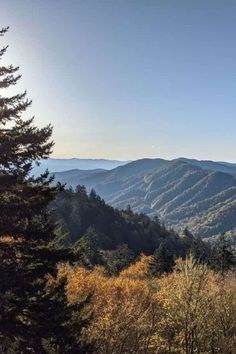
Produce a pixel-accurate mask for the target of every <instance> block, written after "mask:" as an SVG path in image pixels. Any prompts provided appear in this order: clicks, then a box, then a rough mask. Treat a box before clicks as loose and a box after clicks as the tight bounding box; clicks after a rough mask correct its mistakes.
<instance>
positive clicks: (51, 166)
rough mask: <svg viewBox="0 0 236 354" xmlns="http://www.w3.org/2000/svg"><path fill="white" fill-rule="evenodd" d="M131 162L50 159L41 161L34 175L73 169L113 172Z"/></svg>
mask: <svg viewBox="0 0 236 354" xmlns="http://www.w3.org/2000/svg"><path fill="white" fill-rule="evenodd" d="M128 162H129V161H118V160H108V159H79V158H72V159H56V158H49V159H46V160H41V161H40V165H39V166H34V168H33V174H34V175H36V176H38V175H40V174H41V173H43V172H44V171H45V170H46V169H48V170H49V171H50V172H55V171H56V172H61V171H66V170H72V169H80V170H94V169H105V170H111V169H113V168H116V167H118V166H122V165H124V164H126V163H128Z"/></svg>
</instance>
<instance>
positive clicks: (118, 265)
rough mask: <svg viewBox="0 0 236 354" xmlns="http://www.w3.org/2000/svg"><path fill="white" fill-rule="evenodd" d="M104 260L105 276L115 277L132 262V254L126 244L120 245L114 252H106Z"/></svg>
mask: <svg viewBox="0 0 236 354" xmlns="http://www.w3.org/2000/svg"><path fill="white" fill-rule="evenodd" d="M104 258H105V264H106V271H107V274H108V275H111V276H113V275H114V276H117V275H118V274H119V273H120V272H121V271H122V270H123V269H124V268H127V267H128V266H129V265H130V264H131V263H132V262H133V261H134V254H133V252H132V251H131V250H130V249H129V248H128V246H127V245H126V244H122V245H120V246H118V247H117V248H116V249H115V250H114V251H110V252H107V253H106V255H105V257H104Z"/></svg>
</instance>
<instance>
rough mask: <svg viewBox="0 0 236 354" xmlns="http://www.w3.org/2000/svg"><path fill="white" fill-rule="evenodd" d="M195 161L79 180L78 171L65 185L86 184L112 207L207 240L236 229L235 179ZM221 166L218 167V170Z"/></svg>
mask: <svg viewBox="0 0 236 354" xmlns="http://www.w3.org/2000/svg"><path fill="white" fill-rule="evenodd" d="M191 161H192V160H190V161H189V160H187V161H186V160H183V159H177V160H173V161H166V160H162V159H154V160H151V159H143V160H137V161H134V162H131V163H129V164H127V165H125V166H119V167H117V168H115V169H113V170H111V171H93V172H91V174H90V175H88V174H87V172H85V171H84V172H82V171H80V175H78V176H76V172H74V176H73V181H72V179H71V178H70V179H69V178H68V179H66V178H64V179H63V182H68V185H72V186H73V187H75V186H76V185H78V184H83V185H85V186H86V187H87V188H94V189H95V190H96V192H97V193H98V194H99V195H101V197H102V198H104V199H105V201H106V202H108V203H109V204H111V205H112V206H115V207H117V208H125V207H126V206H127V205H130V206H131V207H132V209H133V210H134V211H138V212H144V213H146V214H148V215H149V216H155V215H158V216H159V218H160V219H161V220H163V221H164V222H165V223H166V224H167V225H171V226H174V227H176V228H180V227H182V226H188V227H189V228H190V230H191V231H192V232H194V233H195V234H196V235H200V236H201V237H210V236H213V235H217V234H219V233H221V232H227V231H232V230H234V229H235V228H236V218H235V215H236V179H235V177H234V174H229V173H225V172H220V171H213V170H207V169H203V168H202V167H199V166H196V164H192V163H191ZM194 161H195V160H194ZM199 163H200V162H199ZM209 164H210V163H209V162H207V164H206V165H207V166H209ZM216 165H217V163H214V164H213V166H214V168H216ZM231 167H232V166H230V168H231ZM212 169H213V167H212ZM231 170H232V171H233V167H232V168H231ZM61 176H62V175H61V174H56V180H61ZM71 182H73V183H71Z"/></svg>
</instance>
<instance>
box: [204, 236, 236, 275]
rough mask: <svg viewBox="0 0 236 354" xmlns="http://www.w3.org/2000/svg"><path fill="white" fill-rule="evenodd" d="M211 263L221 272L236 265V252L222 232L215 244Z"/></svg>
mask: <svg viewBox="0 0 236 354" xmlns="http://www.w3.org/2000/svg"><path fill="white" fill-rule="evenodd" d="M209 263H210V266H211V268H212V269H214V270H215V271H217V272H220V273H221V274H224V273H225V272H227V271H229V270H231V269H233V268H234V267H235V266H236V257H235V253H234V251H233V249H232V246H231V244H230V242H229V240H227V238H226V236H225V234H222V235H221V236H220V237H219V238H218V239H217V240H216V241H215V243H214V244H213V247H212V255H211V257H210V262H209Z"/></svg>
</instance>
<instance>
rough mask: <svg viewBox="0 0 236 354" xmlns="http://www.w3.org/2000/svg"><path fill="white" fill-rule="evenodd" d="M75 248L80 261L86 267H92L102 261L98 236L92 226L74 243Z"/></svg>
mask: <svg viewBox="0 0 236 354" xmlns="http://www.w3.org/2000/svg"><path fill="white" fill-rule="evenodd" d="M73 249H74V252H75V254H76V255H77V258H78V259H79V262H80V263H81V264H82V265H83V266H85V267H88V268H92V267H94V266H95V265H98V264H101V263H102V256H101V253H100V250H99V248H98V236H97V233H96V232H95V230H94V229H93V228H92V227H91V228H88V230H87V232H86V233H85V235H84V236H82V237H81V238H80V239H79V240H78V241H77V242H76V243H75V244H74V246H73Z"/></svg>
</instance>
